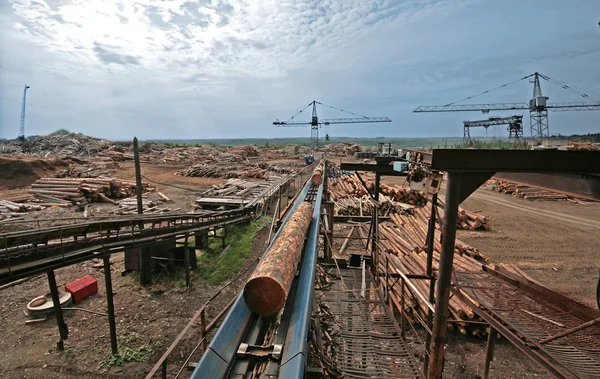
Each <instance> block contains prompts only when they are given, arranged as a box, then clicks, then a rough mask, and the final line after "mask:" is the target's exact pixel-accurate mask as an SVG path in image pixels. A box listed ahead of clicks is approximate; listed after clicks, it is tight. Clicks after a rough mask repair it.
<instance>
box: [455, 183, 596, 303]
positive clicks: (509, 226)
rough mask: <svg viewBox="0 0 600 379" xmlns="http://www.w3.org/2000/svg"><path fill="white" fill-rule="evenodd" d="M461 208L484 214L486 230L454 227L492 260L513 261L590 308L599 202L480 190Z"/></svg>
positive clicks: (551, 286) (468, 241)
mask: <svg viewBox="0 0 600 379" xmlns="http://www.w3.org/2000/svg"><path fill="white" fill-rule="evenodd" d="M463 206H464V207H465V208H467V209H469V210H472V211H478V212H479V213H481V214H483V215H486V216H488V217H490V219H491V222H492V230H491V231H489V232H470V231H463V230H461V231H458V238H460V239H461V240H462V241H464V242H466V243H468V244H470V245H472V246H474V247H477V248H478V249H479V250H481V251H482V252H484V253H485V254H486V255H487V256H488V257H489V258H490V260H491V261H492V262H494V263H509V264H514V265H517V266H518V267H519V268H521V269H523V270H524V271H525V272H527V274H529V275H531V276H532V277H533V278H534V279H536V280H538V281H540V282H542V283H543V284H545V285H546V286H548V287H550V288H551V289H553V290H556V291H559V292H562V293H564V294H566V295H568V296H570V297H572V298H574V299H576V300H579V301H581V302H584V303H586V304H587V305H589V306H592V307H596V302H595V293H596V285H597V283H598V275H600V251H599V250H598V246H600V203H590V205H580V204H573V203H569V202H566V201H530V200H525V199H520V198H516V197H512V196H510V195H504V194H500V193H497V192H494V191H488V190H485V189H479V190H477V191H476V192H475V193H474V194H473V195H471V196H470V197H469V198H468V199H467V200H466V201H465V202H464V203H463Z"/></svg>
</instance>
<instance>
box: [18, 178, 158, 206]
mask: <svg viewBox="0 0 600 379" xmlns="http://www.w3.org/2000/svg"><path fill="white" fill-rule="evenodd" d="M142 187H143V188H142V190H143V191H144V192H147V191H152V190H154V188H152V187H150V185H149V184H148V183H147V182H142ZM29 193H30V194H33V195H34V196H35V197H36V198H37V199H39V200H41V201H43V202H46V203H56V204H61V203H63V204H64V203H65V202H67V203H72V204H81V203H86V202H108V203H113V204H116V202H115V201H114V200H112V199H118V198H125V197H130V196H133V195H135V193H136V184H135V181H130V180H124V179H117V178H110V177H98V178H40V179H38V180H37V181H36V182H35V183H33V184H32V185H31V189H30V190H29Z"/></svg>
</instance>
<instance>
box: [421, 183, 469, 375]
mask: <svg viewBox="0 0 600 379" xmlns="http://www.w3.org/2000/svg"><path fill="white" fill-rule="evenodd" d="M461 178H462V174H461V173H457V172H452V171H451V172H448V181H447V183H446V204H445V206H444V226H443V228H442V252H441V254H440V262H439V272H438V280H437V286H436V297H435V312H434V318H433V336H432V344H431V348H430V349H429V372H428V373H427V378H428V379H441V378H442V371H443V369H444V345H445V343H446V332H447V328H448V326H447V320H448V304H449V301H450V281H451V279H452V265H453V263H454V245H455V242H456V220H457V217H458V205H459V202H460V184H461V183H460V181H461Z"/></svg>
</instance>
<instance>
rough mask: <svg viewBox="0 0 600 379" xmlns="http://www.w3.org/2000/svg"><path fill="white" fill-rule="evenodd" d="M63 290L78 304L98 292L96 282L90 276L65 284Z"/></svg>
mask: <svg viewBox="0 0 600 379" xmlns="http://www.w3.org/2000/svg"><path fill="white" fill-rule="evenodd" d="M65 290H66V291H67V292H68V293H70V294H71V295H72V296H73V302H75V303H79V302H80V301H81V300H83V299H85V298H86V297H88V296H91V295H93V294H95V293H96V292H98V281H97V280H96V279H94V277H92V276H91V275H86V276H84V277H83V278H81V279H77V280H76V281H74V282H72V283H69V284H65Z"/></svg>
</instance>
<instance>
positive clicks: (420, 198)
mask: <svg viewBox="0 0 600 379" xmlns="http://www.w3.org/2000/svg"><path fill="white" fill-rule="evenodd" d="M381 192H382V193H384V194H386V195H388V196H391V197H393V199H394V200H395V201H399V202H401V203H406V204H410V205H414V206H415V207H424V206H425V205H426V204H427V195H426V194H425V193H424V192H421V191H415V190H412V189H410V188H406V187H400V186H393V187H391V186H387V185H385V184H382V185H381Z"/></svg>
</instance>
